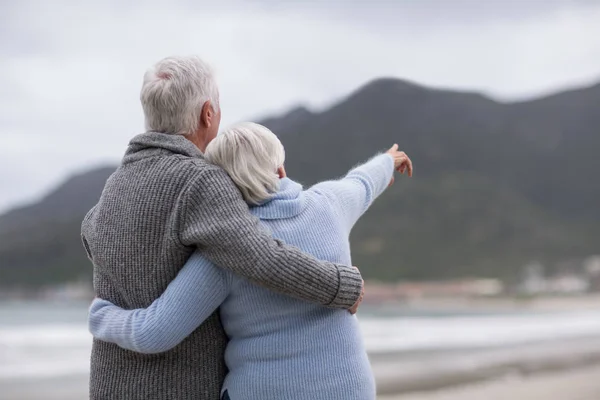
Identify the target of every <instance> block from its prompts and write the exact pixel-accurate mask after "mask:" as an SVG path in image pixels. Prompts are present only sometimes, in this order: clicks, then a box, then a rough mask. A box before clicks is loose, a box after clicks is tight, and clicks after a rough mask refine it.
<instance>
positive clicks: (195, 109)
mask: <svg viewBox="0 0 600 400" xmlns="http://www.w3.org/2000/svg"><path fill="white" fill-rule="evenodd" d="M140 100H141V102H142V107H143V109H144V117H145V123H146V130H147V131H155V132H163V133H170V134H177V135H191V134H193V133H194V132H195V131H196V130H197V129H198V126H199V123H200V115H201V111H202V106H203V105H204V104H205V103H206V102H207V101H209V102H210V104H211V105H212V108H213V110H214V111H215V112H217V111H218V109H219V89H218V86H217V83H216V81H215V78H214V75H213V71H212V69H211V67H210V66H209V65H208V64H207V63H205V62H204V61H202V59H200V58H199V57H196V56H190V57H167V58H165V59H163V60H161V61H159V62H158V63H156V65H154V67H153V68H151V69H149V70H148V71H147V72H146V74H145V75H144V83H143V85H142V91H141V93H140Z"/></svg>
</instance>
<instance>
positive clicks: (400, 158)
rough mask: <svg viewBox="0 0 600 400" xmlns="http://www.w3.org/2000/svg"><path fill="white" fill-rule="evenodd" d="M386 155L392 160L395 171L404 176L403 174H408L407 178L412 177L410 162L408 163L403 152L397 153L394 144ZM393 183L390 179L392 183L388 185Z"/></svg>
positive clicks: (396, 146) (408, 159) (408, 160)
mask: <svg viewBox="0 0 600 400" xmlns="http://www.w3.org/2000/svg"><path fill="white" fill-rule="evenodd" d="M386 153H387V154H389V155H391V156H392V158H393V159H394V168H395V169H396V171H398V172H400V173H401V174H404V172H408V176H412V175H413V165H412V161H410V158H408V156H407V155H406V153H404V152H403V151H398V145H397V144H394V145H393V146H392V148H391V149H389V150H388V151H386ZM393 182H394V179H393V178H392V182H390V184H392V183H393Z"/></svg>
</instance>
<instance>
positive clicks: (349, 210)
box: [309, 153, 394, 231]
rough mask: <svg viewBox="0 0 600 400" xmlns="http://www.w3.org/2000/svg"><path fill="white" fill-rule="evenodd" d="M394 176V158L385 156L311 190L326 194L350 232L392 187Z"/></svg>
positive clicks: (373, 159) (380, 155) (319, 184)
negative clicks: (387, 189) (376, 200)
mask: <svg viewBox="0 0 600 400" xmlns="http://www.w3.org/2000/svg"><path fill="white" fill-rule="evenodd" d="M393 176H394V158H393V157H392V156H391V155H390V154H388V153H385V154H379V155H377V156H375V157H373V158H372V159H371V160H369V161H367V162H366V163H364V164H362V165H360V166H358V167H356V168H354V169H352V170H351V171H350V172H348V174H347V175H346V176H345V177H344V178H342V179H339V180H337V181H326V182H321V183H318V184H316V185H315V186H313V187H312V188H310V189H309V190H311V191H315V192H318V193H321V194H323V195H325V196H326V197H327V198H328V199H329V200H330V201H331V204H332V205H333V206H334V208H335V209H336V211H337V212H338V213H339V215H341V216H342V218H343V219H344V221H345V222H346V224H347V228H348V231H350V230H351V229H352V227H353V226H354V224H355V223H356V221H358V219H359V218H360V216H361V215H362V214H363V213H364V212H365V211H367V209H368V208H369V206H370V205H371V204H372V203H373V201H374V200H375V199H376V198H377V197H378V196H379V195H380V194H381V193H383V191H384V190H385V189H386V188H387V187H388V186H389V185H390V182H391V180H392V177H393Z"/></svg>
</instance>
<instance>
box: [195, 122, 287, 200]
mask: <svg viewBox="0 0 600 400" xmlns="http://www.w3.org/2000/svg"><path fill="white" fill-rule="evenodd" d="M204 157H205V158H206V160H207V161H208V162H210V163H212V164H215V165H218V166H220V167H221V168H223V169H224V170H225V171H227V173H228V174H229V176H230V177H231V179H232V180H233V182H235V184H236V185H237V186H238V188H239V189H240V191H241V192H242V195H243V196H244V200H246V202H247V203H250V204H254V205H256V204H260V203H261V202H263V201H265V200H267V199H269V198H270V197H271V196H272V194H273V193H275V192H277V190H278V189H279V175H278V173H277V169H278V168H279V167H282V166H283V163H284V161H285V151H284V149H283V145H282V144H281V142H280V141H279V139H278V138H277V136H275V134H274V133H273V132H271V131H270V130H269V129H268V128H266V127H264V126H262V125H259V124H255V123H252V122H244V123H240V124H237V125H234V126H232V127H231V128H229V129H227V130H225V131H224V132H222V133H221V134H220V135H218V136H217V137H216V138H215V139H214V140H213V141H211V142H210V143H209V145H208V146H207V147H206V151H205V152H204Z"/></svg>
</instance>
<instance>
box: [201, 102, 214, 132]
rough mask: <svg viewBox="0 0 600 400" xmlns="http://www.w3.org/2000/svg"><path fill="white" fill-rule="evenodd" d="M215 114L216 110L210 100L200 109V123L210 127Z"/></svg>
mask: <svg viewBox="0 0 600 400" xmlns="http://www.w3.org/2000/svg"><path fill="white" fill-rule="evenodd" d="M214 114H215V112H214V111H213V108H212V105H211V104H210V100H208V101H206V102H205V103H204V104H203V105H202V110H201V111H200V125H202V126H203V127H205V128H210V126H211V125H212V119H213V117H214Z"/></svg>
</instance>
